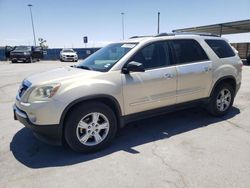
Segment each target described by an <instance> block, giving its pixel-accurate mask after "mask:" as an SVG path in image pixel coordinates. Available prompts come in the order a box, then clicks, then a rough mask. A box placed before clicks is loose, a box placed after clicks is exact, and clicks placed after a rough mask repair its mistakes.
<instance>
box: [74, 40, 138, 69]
mask: <svg viewBox="0 0 250 188" xmlns="http://www.w3.org/2000/svg"><path fill="white" fill-rule="evenodd" d="M135 46H136V43H113V44H110V45H108V46H106V47H104V48H102V49H100V50H98V51H96V52H95V53H94V54H92V55H90V56H89V57H88V58H86V59H85V60H84V61H83V62H81V63H80V64H79V65H78V66H76V67H79V68H85V69H89V70H95V71H101V72H107V71H108V70H110V69H111V67H112V66H113V65H115V64H116V63H117V62H118V61H119V60H120V59H121V58H122V57H123V56H124V55H126V54H127V53H128V52H129V51H130V50H131V49H132V48H134V47H135Z"/></svg>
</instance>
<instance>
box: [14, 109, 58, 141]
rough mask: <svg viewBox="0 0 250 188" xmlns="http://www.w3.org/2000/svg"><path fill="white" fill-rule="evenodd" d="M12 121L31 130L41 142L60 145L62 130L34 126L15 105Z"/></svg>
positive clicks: (52, 127) (55, 126)
mask: <svg viewBox="0 0 250 188" xmlns="http://www.w3.org/2000/svg"><path fill="white" fill-rule="evenodd" d="M13 111H14V119H15V120H18V121H19V122H21V123H22V124H23V125H24V126H25V127H27V128H29V129H31V130H32V131H33V132H34V135H35V136H36V137H37V138H38V139H39V140H41V141H43V142H46V143H49V144H52V145H61V144H62V129H61V126H60V125H35V124H33V123H31V121H30V120H29V118H28V116H27V115H26V113H25V112H24V111H22V110H20V109H19V108H18V107H17V106H16V105H14V106H13Z"/></svg>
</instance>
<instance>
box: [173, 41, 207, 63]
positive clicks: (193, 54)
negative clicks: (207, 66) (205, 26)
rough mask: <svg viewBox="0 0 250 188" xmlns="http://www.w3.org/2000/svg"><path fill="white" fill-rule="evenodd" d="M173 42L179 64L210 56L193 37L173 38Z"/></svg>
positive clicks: (202, 59) (201, 59)
mask: <svg viewBox="0 0 250 188" xmlns="http://www.w3.org/2000/svg"><path fill="white" fill-rule="evenodd" d="M171 43H172V46H173V49H174V52H175V56H176V61H177V62H176V63H177V64H183V63H190V62H198V61H205V60H208V56H207V54H206V53H205V51H204V50H203V49H202V47H201V45H200V44H199V43H198V42H197V41H195V40H193V39H178V40H172V42H171Z"/></svg>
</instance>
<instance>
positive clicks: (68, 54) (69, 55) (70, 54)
mask: <svg viewBox="0 0 250 188" xmlns="http://www.w3.org/2000/svg"><path fill="white" fill-rule="evenodd" d="M60 61H74V62H77V61H78V55H77V53H76V52H75V51H74V50H73V49H71V48H65V49H62V51H61V52H60Z"/></svg>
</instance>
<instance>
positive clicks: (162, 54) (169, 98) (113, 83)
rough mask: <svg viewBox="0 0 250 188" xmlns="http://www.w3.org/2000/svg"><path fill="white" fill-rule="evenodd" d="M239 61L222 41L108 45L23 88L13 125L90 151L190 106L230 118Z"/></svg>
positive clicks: (140, 40) (196, 37)
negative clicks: (141, 122)
mask: <svg viewBox="0 0 250 188" xmlns="http://www.w3.org/2000/svg"><path fill="white" fill-rule="evenodd" d="M241 72H242V62H241V60H240V58H239V57H238V55H237V54H236V53H235V52H234V50H233V49H232V47H231V46H230V44H228V42H227V41H226V40H225V39H222V38H220V37H217V36H213V35H208V34H171V35H167V34H162V35H158V36H153V37H133V38H131V39H128V40H127V41H122V42H117V43H113V44H110V45H108V46H106V47H104V48H102V49H100V50H99V51H97V52H95V53H94V54H92V55H91V56H89V57H88V58H87V59H85V60H84V61H83V62H81V63H79V64H78V65H75V66H72V67H62V68H57V69H54V70H50V71H48V72H43V73H40V74H35V75H33V76H30V77H28V78H26V79H24V81H23V82H22V84H21V86H20V89H19V92H18V94H17V97H16V101H15V104H14V114H15V119H18V120H19V121H20V122H21V123H23V124H24V125H25V126H26V127H28V128H30V129H32V130H33V131H34V133H35V135H36V136H37V137H39V138H40V139H42V140H44V141H47V142H50V143H56V144H61V143H65V142H66V143H67V144H68V145H69V146H70V147H71V148H72V149H73V150H75V151H81V152H93V151H97V150H100V149H102V148H104V147H106V146H108V145H109V144H110V143H111V141H112V140H113V138H114V137H115V135H116V133H117V130H118V129H119V128H121V127H123V126H124V125H125V124H126V123H128V122H130V121H134V120H138V119H142V118H147V117H151V116H155V115H158V114H162V113H166V112H169V111H173V110H176V109H179V107H181V108H183V107H189V106H190V105H197V104H205V105H204V106H205V107H206V109H207V110H208V112H209V113H210V114H212V115H214V116H223V115H225V114H227V113H228V112H229V110H230V108H231V106H232V104H233V101H234V97H235V95H236V93H237V91H238V89H239V87H240V85H241Z"/></svg>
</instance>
